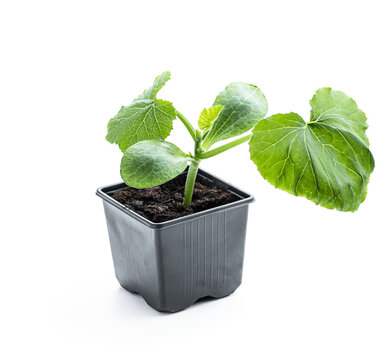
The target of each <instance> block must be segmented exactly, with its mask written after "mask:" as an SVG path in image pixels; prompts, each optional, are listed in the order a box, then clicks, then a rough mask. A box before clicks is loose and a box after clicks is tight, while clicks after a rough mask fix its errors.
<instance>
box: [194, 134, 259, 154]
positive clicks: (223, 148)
mask: <svg viewBox="0 0 392 360" xmlns="http://www.w3.org/2000/svg"><path fill="white" fill-rule="evenodd" d="M251 137H252V134H248V135H246V136H243V137H241V138H239V139H237V140H234V141H232V142H229V143H227V144H224V145H222V146H219V147H217V148H216V149H212V150H210V151H206V152H204V153H201V154H200V155H199V158H200V159H208V158H210V157H212V156H215V155H218V154H220V153H222V152H224V151H226V150H229V149H231V148H233V147H234V146H237V145H240V144H242V143H244V142H247V141H248V140H250V138H251Z"/></svg>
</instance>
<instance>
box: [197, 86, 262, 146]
mask: <svg viewBox="0 0 392 360" xmlns="http://www.w3.org/2000/svg"><path fill="white" fill-rule="evenodd" d="M214 105H223V109H222V111H221V112H220V114H219V116H218V118H217V119H216V120H215V121H214V122H213V124H212V126H211V130H210V131H209V133H208V135H207V137H206V138H205V140H204V142H203V145H202V146H203V149H204V150H207V149H208V148H209V147H210V146H211V145H213V144H214V143H216V142H217V141H221V140H225V139H228V138H230V137H233V136H237V135H241V134H243V133H244V132H246V131H248V130H250V129H252V128H253V127H254V126H255V125H256V124H257V122H258V121H259V120H261V119H262V118H263V117H264V116H265V114H266V113H267V110H268V105H267V100H266V98H265V96H264V94H263V93H262V92H261V91H260V89H259V88H258V87H257V86H254V85H250V84H246V83H240V82H236V83H231V84H230V85H228V86H227V87H226V88H225V90H223V91H222V92H221V93H220V94H219V95H218V96H217V98H216V99H215V102H214Z"/></svg>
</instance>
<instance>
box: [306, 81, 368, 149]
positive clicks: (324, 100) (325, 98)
mask: <svg viewBox="0 0 392 360" xmlns="http://www.w3.org/2000/svg"><path fill="white" fill-rule="evenodd" d="M310 106H311V107H312V111H311V113H310V118H311V121H315V122H318V123H322V124H325V125H330V126H333V127H339V128H340V129H344V130H346V131H348V132H351V133H354V134H355V135H357V136H358V137H359V138H360V139H361V140H362V141H363V142H364V143H365V144H366V145H367V146H369V140H368V138H367V137H366V134H365V131H366V129H367V127H368V126H367V123H366V115H365V113H364V112H363V111H362V110H360V109H359V108H358V106H357V104H356V103H355V101H354V100H353V99H352V98H350V97H349V96H347V95H346V94H345V93H343V92H341V91H334V90H332V89H331V88H328V87H325V88H321V89H319V90H317V91H316V93H315V94H314V96H313V98H312V100H310Z"/></svg>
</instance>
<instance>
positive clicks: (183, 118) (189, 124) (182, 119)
mask: <svg viewBox="0 0 392 360" xmlns="http://www.w3.org/2000/svg"><path fill="white" fill-rule="evenodd" d="M176 113H177V117H178V118H179V119H180V120H181V121H182V123H183V124H184V125H185V127H186V128H187V130H188V131H189V134H191V136H192V139H193V140H195V141H196V130H195V128H194V127H193V126H192V124H191V123H190V122H189V120H188V119H187V118H186V117H185V116H184V115H182V114H181V113H180V112H179V111H178V110H176Z"/></svg>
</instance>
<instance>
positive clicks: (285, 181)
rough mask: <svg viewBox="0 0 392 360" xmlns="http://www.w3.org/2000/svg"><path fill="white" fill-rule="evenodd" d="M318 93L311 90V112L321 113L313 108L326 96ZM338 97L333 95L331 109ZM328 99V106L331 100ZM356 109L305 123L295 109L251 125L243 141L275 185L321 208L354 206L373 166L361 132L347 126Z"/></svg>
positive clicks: (354, 119) (363, 192)
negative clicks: (248, 134)
mask: <svg viewBox="0 0 392 360" xmlns="http://www.w3.org/2000/svg"><path fill="white" fill-rule="evenodd" d="M323 93H324V89H320V90H319V91H318V92H317V93H316V95H317V96H316V98H317V100H318V101H313V99H315V98H313V99H312V102H311V105H312V116H313V114H322V113H325V112H323V111H322V110H320V108H319V104H325V101H326V100H325V99H323V98H322V97H323V96H324V95H323ZM330 94H331V92H330V91H326V95H325V96H327V97H328V98H330ZM339 94H342V95H344V94H343V93H339ZM344 96H345V97H346V95H344ZM341 98H342V97H341V96H339V99H337V100H336V101H337V104H336V105H335V108H337V107H338V106H339V103H340V101H341ZM328 103H329V104H330V105H332V106H331V107H330V108H331V109H332V108H333V104H331V103H330V102H328ZM356 110H357V109H356V108H353V109H352V111H349V112H347V113H346V114H345V115H343V114H342V113H341V115H340V116H339V117H336V118H335V119H334V120H333V121H329V120H327V119H326V118H325V121H319V120H320V118H318V117H316V118H315V119H314V120H312V121H310V122H308V123H306V122H305V121H304V120H303V119H302V118H301V117H300V116H299V115H297V114H295V113H289V114H277V115H273V116H271V117H269V118H267V119H265V120H262V121H260V122H259V123H258V124H257V125H256V127H255V128H254V130H253V135H252V139H251V141H250V143H249V147H250V154H251V159H252V160H253V161H254V163H255V164H256V165H257V168H258V170H259V172H260V173H261V175H262V176H263V177H264V178H265V179H266V180H268V181H269V182H270V183H271V184H273V185H274V186H275V187H277V188H279V189H282V190H285V191H287V192H289V193H291V194H294V195H298V196H304V197H306V198H308V199H309V200H312V201H313V202H315V203H316V204H320V205H322V206H324V207H326V208H330V209H338V210H341V211H355V210H357V209H358V207H359V205H360V204H361V202H363V201H364V200H365V197H366V191H367V184H368V182H369V177H370V174H371V172H372V171H373V168H374V160H373V156H372V154H371V152H370V150H369V148H368V147H367V145H366V144H365V143H364V141H363V136H359V134H358V132H357V131H353V130H350V129H349V128H348V125H347V124H350V125H351V126H352V123H353V122H355V123H359V122H360V118H362V114H363V113H361V112H358V111H356ZM354 114H358V117H355V116H354ZM363 135H364V134H363Z"/></svg>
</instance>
